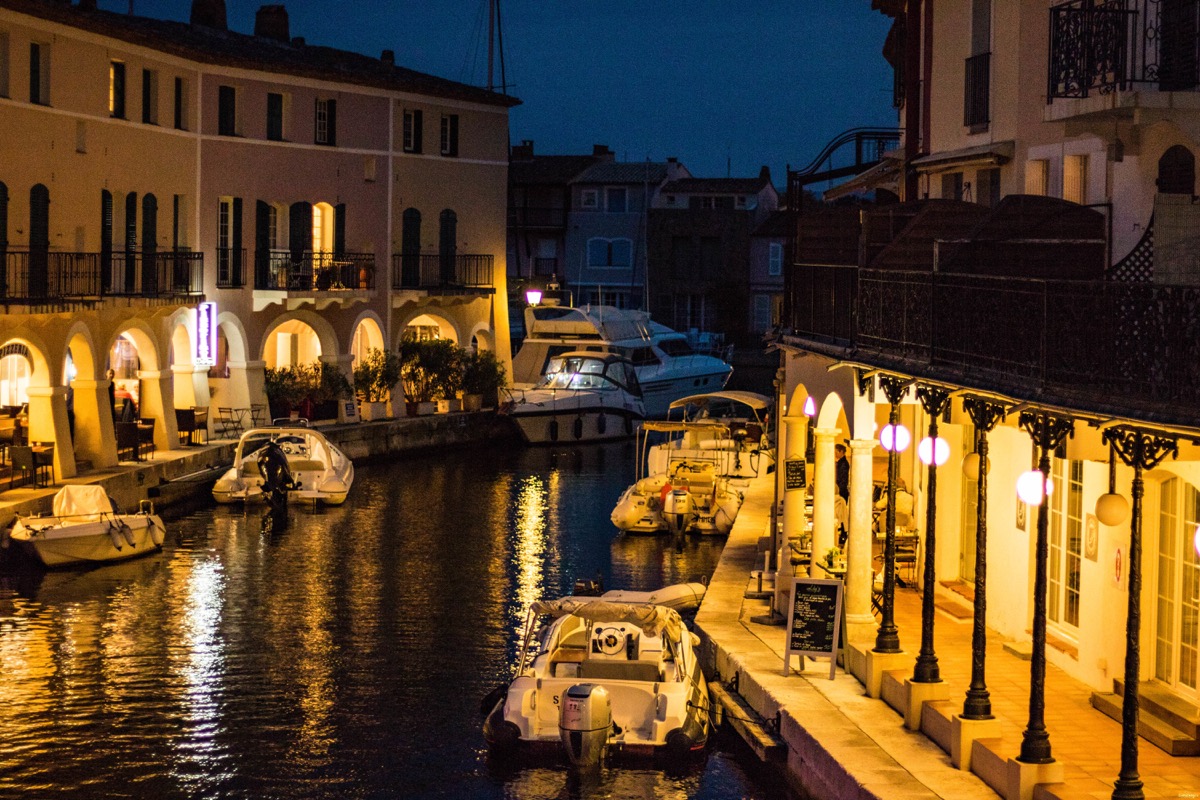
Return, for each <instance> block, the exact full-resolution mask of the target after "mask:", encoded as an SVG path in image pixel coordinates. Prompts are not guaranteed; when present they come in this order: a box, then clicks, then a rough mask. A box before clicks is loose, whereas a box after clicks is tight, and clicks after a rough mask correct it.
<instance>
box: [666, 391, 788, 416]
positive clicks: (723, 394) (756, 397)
mask: <svg viewBox="0 0 1200 800" xmlns="http://www.w3.org/2000/svg"><path fill="white" fill-rule="evenodd" d="M711 400H732V401H734V402H735V403H742V404H743V405H747V406H750V407H751V408H753V409H754V410H756V411H758V410H761V409H764V408H766V407H767V406H769V405H771V398H769V397H767V396H765V395H761V394H758V393H757V392H740V391H733V390H726V391H720V392H705V393H704V394H693V395H689V396H687V397H681V398H679V399H678V400H675V401H674V402H672V403H671V408H681V407H683V406H686V405H689V404H690V405H697V406H704V405H707V404H708V402H709V401H711Z"/></svg>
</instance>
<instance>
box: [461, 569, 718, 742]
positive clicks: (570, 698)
mask: <svg viewBox="0 0 1200 800" xmlns="http://www.w3.org/2000/svg"><path fill="white" fill-rule="evenodd" d="M680 588H681V591H675V590H674V589H675V587H667V590H664V591H663V592H662V593H660V594H657V595H655V596H653V597H652V596H651V595H650V594H645V593H632V592H607V593H605V594H604V595H601V596H600V597H563V598H560V599H558V600H545V601H540V602H536V603H534V604H533V605H532V607H531V608H530V611H529V614H528V617H527V619H526V623H525V628H524V637H523V640H522V643H521V649H520V653H519V655H518V657H517V669H516V676H515V677H514V678H513V679H512V681H511V682H510V683H509V684H507V686H502V687H499V689H498V690H497V693H496V694H497V695H498V696H499V699H498V701H497V703H496V705H495V707H494V708H492V710H491V713H490V714H489V715H488V717H487V719H486V721H485V722H484V728H483V732H484V738H485V739H486V740H487V742H488V744H489V746H491V748H492V749H493V751H494V752H501V753H502V752H511V751H513V750H514V749H517V748H525V749H538V748H539V747H540V748H542V749H547V750H550V751H551V752H557V751H562V750H565V752H566V755H567V757H568V759H569V760H570V761H571V762H572V763H574V764H577V765H594V764H596V763H598V762H600V761H602V760H603V759H604V758H605V756H606V755H607V754H608V753H610V752H612V751H619V752H621V753H623V754H629V755H654V754H656V753H660V752H661V753H664V754H666V755H667V756H669V757H674V758H685V757H686V756H688V755H689V754H691V753H693V752H697V751H700V750H702V749H703V748H704V746H705V744H706V743H707V741H708V735H709V730H710V726H711V720H710V713H711V701H710V700H709V694H708V685H707V683H705V680H704V674H703V672H702V671H701V667H700V662H699V653H698V652H697V646H698V645H699V643H700V640H699V638H698V637H697V636H696V635H695V634H693V633H691V632H690V631H689V630H688V629H687V627H686V625H685V624H684V622H683V619H682V618H681V617H680V616H679V612H678V611H677V610H676V609H677V608H680V607H686V603H684V602H683V601H685V600H688V599H691V600H693V601H694V603H693V604H692V605H691V607H693V608H694V607H695V606H696V605H698V604H699V600H700V599H701V598H703V595H704V586H703V585H701V584H681V585H680ZM663 603H666V604H665V605H664V604H663ZM543 620H544V622H542V624H539V621H543Z"/></svg>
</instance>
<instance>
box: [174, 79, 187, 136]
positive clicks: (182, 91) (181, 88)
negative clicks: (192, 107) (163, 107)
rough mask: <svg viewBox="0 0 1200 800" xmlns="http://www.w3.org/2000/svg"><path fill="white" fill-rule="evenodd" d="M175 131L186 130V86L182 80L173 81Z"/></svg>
mask: <svg viewBox="0 0 1200 800" xmlns="http://www.w3.org/2000/svg"><path fill="white" fill-rule="evenodd" d="M175 130H177V131H185V130H187V85H186V84H185V83H184V82H183V78H176V79H175Z"/></svg>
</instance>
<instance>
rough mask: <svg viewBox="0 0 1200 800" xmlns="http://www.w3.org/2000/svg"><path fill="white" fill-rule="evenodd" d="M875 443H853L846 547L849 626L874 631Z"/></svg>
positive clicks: (871, 441) (866, 441) (864, 441)
mask: <svg viewBox="0 0 1200 800" xmlns="http://www.w3.org/2000/svg"><path fill="white" fill-rule="evenodd" d="M874 452H875V440H874V439H851V440H850V539H849V542H848V544H847V545H846V549H847V553H846V624H847V625H848V626H852V625H855V624H863V625H867V626H869V629H870V630H871V631H873V630H874V628H875V616H874V615H873V614H872V613H871V584H872V582H873V581H874V579H875V570H874V565H873V564H872V563H871V561H872V555H873V553H874V549H873V546H874V541H875V540H874V536H875V534H874V532H873V531H872V530H871V512H872V511H873V508H872V507H873V505H874V503H873V498H872V495H873V493H874V489H875V481H874V475H873V474H872V473H873V469H874V463H873V462H874Z"/></svg>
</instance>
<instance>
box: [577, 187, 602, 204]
mask: <svg viewBox="0 0 1200 800" xmlns="http://www.w3.org/2000/svg"><path fill="white" fill-rule="evenodd" d="M579 207H580V208H599V207H600V191H599V190H598V189H584V190H583V191H581V192H580V193H579Z"/></svg>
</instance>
